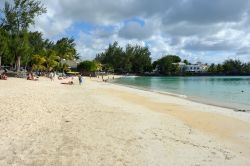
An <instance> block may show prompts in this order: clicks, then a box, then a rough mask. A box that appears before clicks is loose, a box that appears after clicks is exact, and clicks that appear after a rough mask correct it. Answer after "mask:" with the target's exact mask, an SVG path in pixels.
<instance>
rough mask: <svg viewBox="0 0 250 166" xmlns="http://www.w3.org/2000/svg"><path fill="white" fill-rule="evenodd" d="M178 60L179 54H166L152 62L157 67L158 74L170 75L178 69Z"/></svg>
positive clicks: (179, 59) (179, 60)
mask: <svg viewBox="0 0 250 166" xmlns="http://www.w3.org/2000/svg"><path fill="white" fill-rule="evenodd" d="M179 62H181V58H180V57H179V56H176V55H167V56H164V57H162V58H161V59H159V60H157V61H156V62H154V63H153V65H154V66H155V67H156V66H157V67H158V70H159V72H160V74H164V75H172V74H177V73H178V72H179V71H180V69H179V65H178V64H176V63H179Z"/></svg>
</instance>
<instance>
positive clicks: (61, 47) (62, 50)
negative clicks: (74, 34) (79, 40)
mask: <svg viewBox="0 0 250 166" xmlns="http://www.w3.org/2000/svg"><path fill="white" fill-rule="evenodd" d="M75 46H76V44H75V42H74V39H73V38H70V39H69V38H62V39H60V40H58V41H57V42H56V44H55V50H56V51H57V53H58V56H59V58H60V60H62V59H66V60H73V59H77V58H78V56H77V52H76V49H75Z"/></svg>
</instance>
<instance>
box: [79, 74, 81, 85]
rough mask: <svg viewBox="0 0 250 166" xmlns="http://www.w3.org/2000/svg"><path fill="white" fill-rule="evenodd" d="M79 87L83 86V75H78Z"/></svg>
mask: <svg viewBox="0 0 250 166" xmlns="http://www.w3.org/2000/svg"><path fill="white" fill-rule="evenodd" d="M78 80H79V85H82V76H81V74H79V75H78Z"/></svg>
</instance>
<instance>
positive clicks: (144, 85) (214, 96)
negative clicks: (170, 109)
mask: <svg viewBox="0 0 250 166" xmlns="http://www.w3.org/2000/svg"><path fill="white" fill-rule="evenodd" d="M113 83H116V84H122V85H125V86H129V87H133V88H138V89H143V90H148V91H154V92H159V93H164V94H168V95H174V96H178V97H182V98H187V99H190V100H194V101H197V102H201V103H206V104H211V105H216V106H221V107H226V108H232V109H234V110H238V111H247V112H249V111H250V77H249V76H223V77H221V76H201V77H139V76H125V77H121V78H118V79H115V80H114V81H113Z"/></svg>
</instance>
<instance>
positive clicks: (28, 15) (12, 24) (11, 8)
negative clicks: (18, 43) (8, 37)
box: [3, 0, 46, 34]
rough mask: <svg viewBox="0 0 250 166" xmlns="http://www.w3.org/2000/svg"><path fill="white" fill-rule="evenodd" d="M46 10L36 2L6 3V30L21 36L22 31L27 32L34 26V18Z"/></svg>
mask: <svg viewBox="0 0 250 166" xmlns="http://www.w3.org/2000/svg"><path fill="white" fill-rule="evenodd" d="M45 12H46V9H45V8H44V7H43V5H41V2H40V1H36V0H14V3H13V5H12V3H9V2H7V1H6V2H5V7H4V9H3V13H4V16H5V17H4V18H3V26H4V28H5V29H6V30H7V31H9V32H11V33H12V34H19V33H20V32H21V31H27V30H28V28H29V25H31V24H34V18H35V17H36V16H38V15H41V14H42V13H45Z"/></svg>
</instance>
